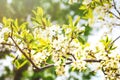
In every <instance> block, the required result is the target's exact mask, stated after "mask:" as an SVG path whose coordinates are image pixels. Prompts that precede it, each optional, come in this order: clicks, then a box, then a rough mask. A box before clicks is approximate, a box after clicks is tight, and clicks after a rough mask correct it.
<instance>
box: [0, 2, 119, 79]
mask: <svg viewBox="0 0 120 80" xmlns="http://www.w3.org/2000/svg"><path fill="white" fill-rule="evenodd" d="M71 1H72V0H71ZM73 2H74V0H73ZM118 2H120V1H118ZM80 10H82V11H83V13H82V14H83V16H80V17H77V18H76V19H75V20H74V21H73V20H72V18H71V16H69V24H64V25H53V24H52V23H51V22H50V21H49V20H48V19H47V18H45V17H44V12H43V10H42V8H40V7H38V8H37V10H35V11H33V13H34V17H33V18H32V22H31V23H32V25H29V23H27V22H24V23H22V24H19V23H18V20H17V19H16V20H13V19H6V18H3V25H2V26H1V29H0V45H1V47H5V48H8V49H9V50H10V54H9V56H11V57H13V64H14V66H15V68H16V69H20V68H21V67H23V66H24V65H25V64H28V63H29V65H32V66H31V67H32V68H33V70H34V71H36V72H40V71H42V70H45V69H47V68H50V67H55V71H56V73H57V75H63V74H65V67H66V65H70V66H71V67H72V70H76V69H77V70H79V71H84V70H86V69H87V67H88V66H89V65H93V66H94V64H96V66H97V68H95V69H94V70H93V71H94V72H97V71H98V70H101V71H102V72H103V73H104V75H105V78H106V79H107V80H118V79H120V77H119V76H120V66H119V62H120V54H119V52H116V50H117V46H115V45H114V43H115V42H116V41H117V40H118V39H119V38H120V37H119V36H118V37H116V38H115V39H112V38H109V35H110V31H112V29H113V26H114V25H119V23H118V22H119V20H120V12H119V5H118V4H117V3H116V2H115V0H83V2H82V5H81V6H80ZM80 18H81V19H82V20H83V19H86V22H87V23H88V24H89V25H90V26H91V27H92V26H93V29H94V24H95V23H97V22H99V23H101V25H102V26H103V25H105V24H106V26H105V27H108V29H109V30H108V32H107V33H106V34H105V35H107V36H104V38H101V39H100V40H99V41H98V42H97V43H96V45H93V44H91V43H89V42H88V41H86V40H85V36H84V35H85V33H86V31H87V30H86V29H84V27H83V26H81V25H79V24H80ZM108 19H109V20H110V19H111V22H108V21H107V20H108ZM113 20H114V21H113ZM88 38H89V37H88ZM94 41H95V40H94V39H93V42H94ZM18 58H20V59H22V60H21V61H19V59H18Z"/></svg>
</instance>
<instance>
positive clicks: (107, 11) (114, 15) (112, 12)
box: [107, 11, 120, 19]
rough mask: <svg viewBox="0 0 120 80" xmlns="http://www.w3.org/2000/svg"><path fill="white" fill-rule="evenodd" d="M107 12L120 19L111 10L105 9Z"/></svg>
mask: <svg viewBox="0 0 120 80" xmlns="http://www.w3.org/2000/svg"><path fill="white" fill-rule="evenodd" d="M107 12H108V13H110V14H112V15H113V16H115V17H116V18H117V19H120V17H119V16H117V15H116V14H114V13H113V12H111V11H107Z"/></svg>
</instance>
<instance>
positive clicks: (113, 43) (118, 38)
mask: <svg viewBox="0 0 120 80" xmlns="http://www.w3.org/2000/svg"><path fill="white" fill-rule="evenodd" d="M119 38H120V36H118V37H117V38H116V39H114V40H113V41H112V42H111V44H110V45H112V44H114V43H115V42H116V41H117V40H118V39H119Z"/></svg>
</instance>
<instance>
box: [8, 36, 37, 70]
mask: <svg viewBox="0 0 120 80" xmlns="http://www.w3.org/2000/svg"><path fill="white" fill-rule="evenodd" d="M10 38H11V39H12V41H13V43H14V44H15V46H16V47H17V48H18V49H19V51H20V52H21V53H22V54H23V55H24V56H25V57H26V59H27V60H28V61H29V62H30V63H31V64H32V65H33V67H34V68H36V69H39V68H38V67H37V66H36V65H35V64H34V62H33V61H32V60H31V59H30V58H29V57H28V56H27V54H26V53H25V52H24V51H23V50H22V49H21V48H20V47H19V46H18V44H17V43H16V42H15V40H14V39H13V37H12V36H10Z"/></svg>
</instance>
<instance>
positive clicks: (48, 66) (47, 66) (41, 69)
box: [34, 59, 102, 72]
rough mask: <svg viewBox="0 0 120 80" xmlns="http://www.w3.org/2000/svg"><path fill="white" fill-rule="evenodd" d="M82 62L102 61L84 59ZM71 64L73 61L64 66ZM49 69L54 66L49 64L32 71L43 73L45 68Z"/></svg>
mask: <svg viewBox="0 0 120 80" xmlns="http://www.w3.org/2000/svg"><path fill="white" fill-rule="evenodd" d="M83 61H86V62H98V63H99V62H101V61H102V59H100V60H95V59H85V60H83ZM71 63H73V61H69V62H66V63H65V65H69V64H71ZM51 67H55V65H54V64H49V65H46V66H44V67H41V68H39V69H34V71H36V72H38V71H43V70H45V69H47V68H51Z"/></svg>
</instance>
